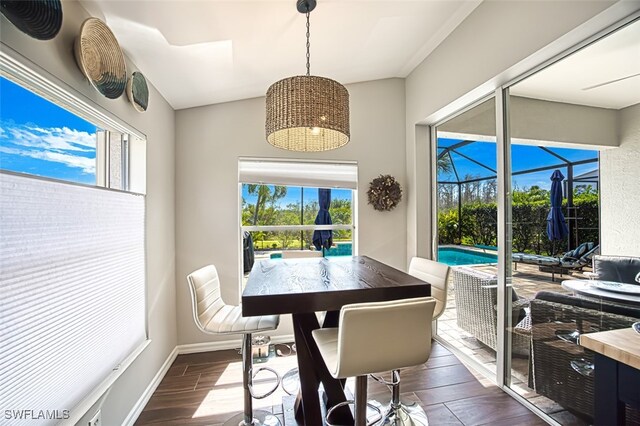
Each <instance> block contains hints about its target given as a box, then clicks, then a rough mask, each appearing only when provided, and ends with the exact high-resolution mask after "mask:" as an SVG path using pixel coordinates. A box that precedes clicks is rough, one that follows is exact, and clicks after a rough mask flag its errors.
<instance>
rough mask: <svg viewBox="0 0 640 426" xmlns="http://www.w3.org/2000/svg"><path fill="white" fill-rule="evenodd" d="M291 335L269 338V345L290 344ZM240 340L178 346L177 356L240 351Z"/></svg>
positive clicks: (292, 339) (291, 340)
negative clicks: (231, 350) (228, 350)
mask: <svg viewBox="0 0 640 426" xmlns="http://www.w3.org/2000/svg"><path fill="white" fill-rule="evenodd" d="M293 341H294V338H293V334H287V335H282V336H273V337H271V343H274V344H276V343H292V342H293ZM241 345H242V339H232V340H223V341H220V342H204V343H189V344H186V345H178V346H176V349H177V350H178V354H194V353H198V352H209V351H223V350H226V349H240V346H241Z"/></svg>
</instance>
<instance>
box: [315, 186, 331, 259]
mask: <svg viewBox="0 0 640 426" xmlns="http://www.w3.org/2000/svg"><path fill="white" fill-rule="evenodd" d="M318 204H319V210H318V215H317V216H316V221H315V224H316V225H331V224H332V222H331V215H330V214H329V207H330V206H331V190H330V189H325V188H318ZM332 244H333V232H332V231H331V230H327V231H313V245H314V246H315V247H316V249H317V250H321V249H322V251H323V252H324V249H328V248H329V247H331V245H332Z"/></svg>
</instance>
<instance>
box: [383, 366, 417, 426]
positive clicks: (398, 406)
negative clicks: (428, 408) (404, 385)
mask: <svg viewBox="0 0 640 426" xmlns="http://www.w3.org/2000/svg"><path fill="white" fill-rule="evenodd" d="M389 385H390V386H391V402H390V403H389V406H388V407H387V409H386V410H385V411H384V415H383V418H382V420H381V421H380V423H379V425H380V426H386V425H390V426H428V425H429V420H428V419H427V414H426V413H425V412H424V410H423V409H422V407H420V406H419V405H418V404H417V403H415V402H414V403H412V404H405V403H402V402H401V401H400V370H393V372H392V377H391V382H390V383H389Z"/></svg>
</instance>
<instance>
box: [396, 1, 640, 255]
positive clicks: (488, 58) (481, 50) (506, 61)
mask: <svg viewBox="0 0 640 426" xmlns="http://www.w3.org/2000/svg"><path fill="white" fill-rule="evenodd" d="M614 3H616V2H614V1H589V2H575V1H554V2H539V1H518V2H508V1H490V2H483V3H482V4H480V6H478V7H477V8H476V9H475V10H474V11H473V12H472V13H471V14H470V15H469V16H468V17H467V19H466V20H465V21H464V22H462V24H461V25H460V26H458V27H457V28H456V29H455V30H454V31H453V32H452V33H451V34H450V35H449V37H447V38H446V39H445V40H444V41H443V42H442V43H441V44H440V45H439V46H438V47H437V48H436V49H435V50H434V51H433V52H432V53H431V54H430V55H429V56H428V57H427V58H426V59H425V60H424V61H423V62H422V63H421V64H420V65H419V66H418V67H416V69H415V70H413V71H412V72H411V74H409V76H408V77H407V79H406V84H405V87H406V102H407V106H406V111H407V122H406V126H407V129H406V135H407V149H406V154H407V193H408V194H407V195H408V197H407V203H408V210H407V211H408V214H407V235H408V237H407V255H408V256H409V257H410V256H412V255H415V254H416V253H417V254H420V255H423V256H429V255H430V251H429V247H430V245H429V244H425V243H424V242H425V241H430V240H431V232H430V230H431V228H430V224H431V202H430V197H429V194H430V191H431V185H430V183H429V181H428V180H425V179H424V177H425V176H426V177H429V176H428V175H429V173H428V171H424V170H418V169H419V168H422V167H427V165H428V164H430V155H429V150H428V149H424V148H423V147H421V145H424V144H429V137H428V133H427V132H425V131H422V130H420V129H418V130H416V124H418V123H425V122H426V123H429V124H430V123H432V122H434V121H435V120H438V119H443V118H444V117H445V116H446V114H450V113H453V112H455V110H456V109H457V108H462V107H464V106H465V105H467V104H469V103H470V102H473V101H474V100H476V99H478V98H480V97H482V96H484V95H486V94H488V93H491V92H492V91H493V90H495V89H496V88H497V87H500V85H502V84H505V83H507V82H508V81H510V80H511V79H513V78H515V77H517V76H518V75H520V74H522V73H524V72H526V71H528V70H529V69H531V68H533V67H535V66H537V65H539V64H541V63H543V62H544V61H546V60H549V59H550V58H552V57H553V56H554V55H557V54H559V53H561V52H562V51H564V50H566V49H568V48H569V47H571V46H573V45H575V44H576V43H578V42H580V41H582V40H583V39H585V38H587V37H589V36H590V35H592V34H594V33H596V32H597V31H600V30H602V29H603V28H606V26H608V25H611V24H613V23H614V22H616V21H617V20H619V19H621V18H622V17H624V16H626V15H628V14H630V13H631V12H632V11H633V10H634V9H637V4H636V5H634V4H631V2H626V3H623V2H619V3H618V4H615V6H614V7H611V6H612V5H614ZM607 8H609V9H608V10H607V11H606V12H605V13H602V12H603V11H605V9H607ZM594 17H595V19H594ZM587 21H588V22H587ZM416 135H418V138H416ZM420 135H422V136H421V137H420ZM416 145H418V147H417V146H416Z"/></svg>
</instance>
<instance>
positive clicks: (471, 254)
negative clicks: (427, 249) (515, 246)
mask: <svg viewBox="0 0 640 426" xmlns="http://www.w3.org/2000/svg"><path fill="white" fill-rule="evenodd" d="M438 262H442V263H446V264H447V265H452V266H453V265H478V264H481V263H497V262H498V256H496V255H495V254H491V253H482V252H479V251H474V250H467V249H463V248H457V247H439V248H438Z"/></svg>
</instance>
